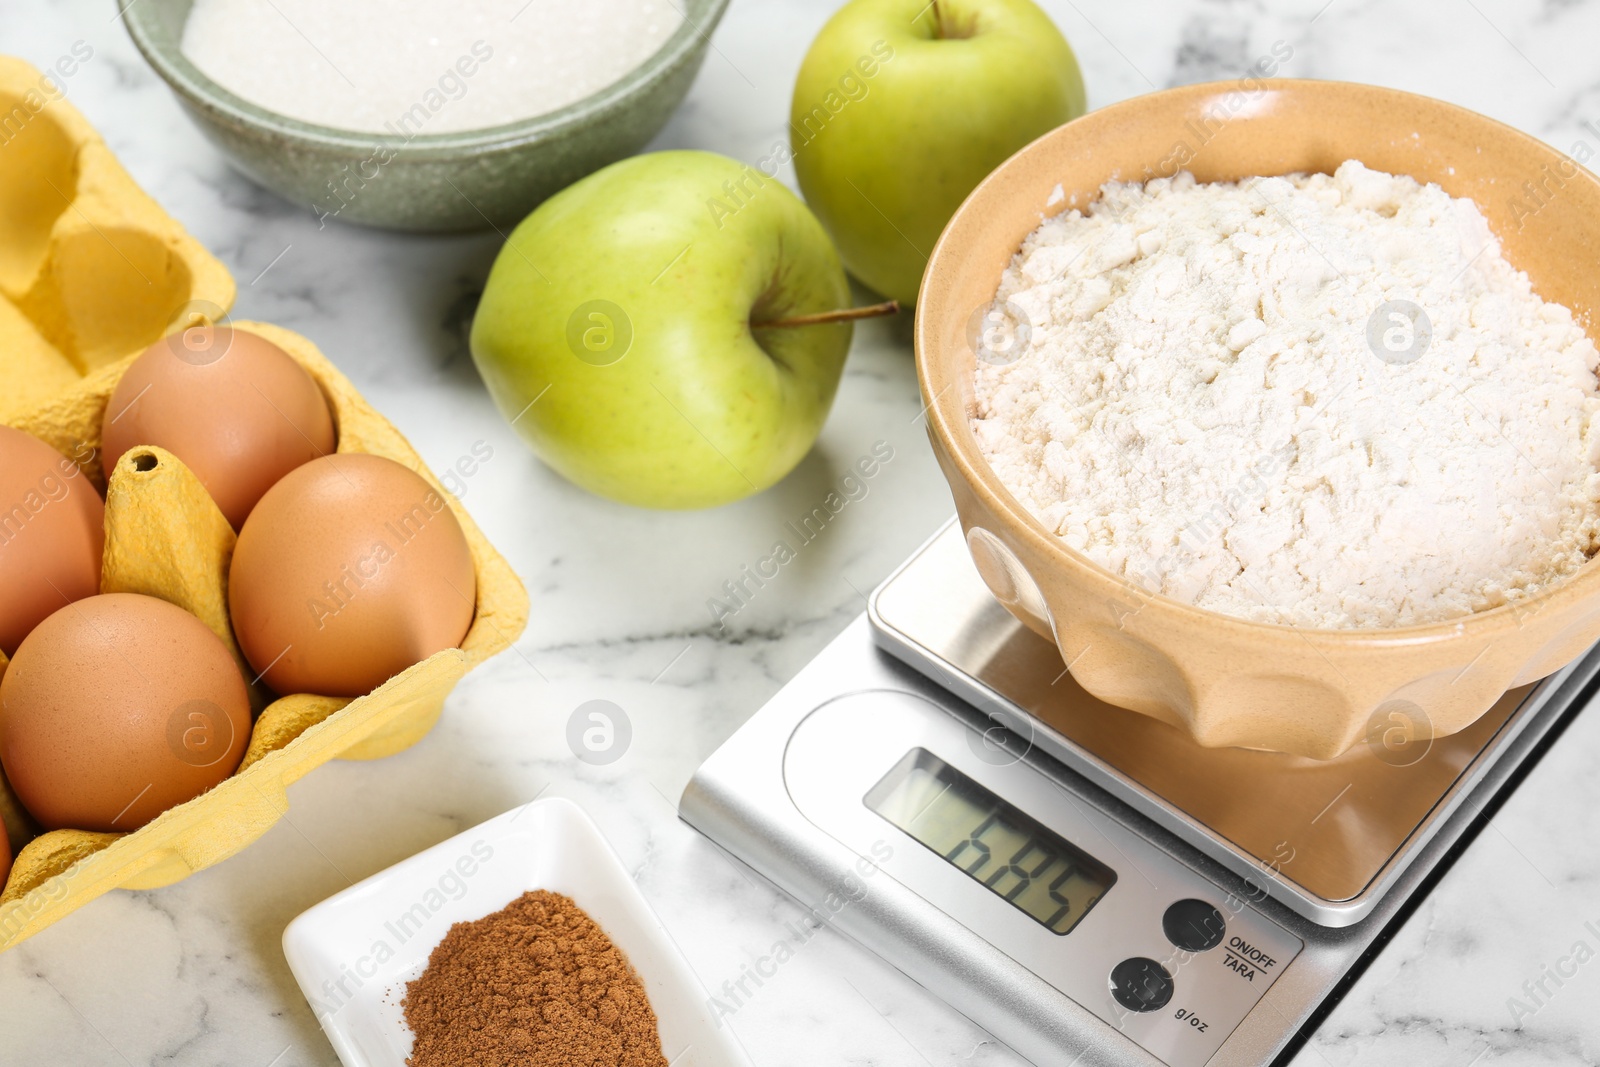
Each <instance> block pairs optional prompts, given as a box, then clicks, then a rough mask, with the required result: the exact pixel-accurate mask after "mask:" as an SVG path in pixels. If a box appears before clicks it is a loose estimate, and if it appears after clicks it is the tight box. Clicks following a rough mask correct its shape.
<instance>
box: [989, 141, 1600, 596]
mask: <svg viewBox="0 0 1600 1067" xmlns="http://www.w3.org/2000/svg"><path fill="white" fill-rule="evenodd" d="M1394 302H1402V303H1394ZM1404 302H1409V303H1404ZM1417 308H1420V309H1421V315H1420V316H1419V315H1418V313H1417V311H1416V310H1415V309H1417ZM985 325H986V326H987V327H988V331H987V332H986V333H985V334H984V335H983V339H981V340H980V343H979V346H978V347H979V360H978V371H977V381H976V387H977V388H976V399H977V417H976V419H975V420H974V424H973V425H974V430H975V431H976V434H977V438H978V442H979V444H980V446H981V447H982V449H983V451H984V454H985V455H986V456H987V457H988V460H989V462H990V463H991V464H992V465H993V467H994V469H995V472H996V473H997V474H998V475H999V477H1000V479H1001V481H1002V482H1004V483H1005V485H1006V486H1007V488H1009V489H1010V490H1011V491H1012V492H1013V493H1014V494H1015V495H1016V496H1017V498H1018V499H1019V500H1020V501H1022V502H1023V504H1025V505H1026V506H1027V507H1028V508H1029V509H1030V510H1031V511H1033V512H1034V513H1035V514H1036V515H1038V516H1039V517H1040V518H1041V519H1042V520H1043V522H1044V524H1045V525H1046V526H1047V527H1049V528H1050V529H1052V530H1054V531H1055V532H1056V533H1057V534H1058V535H1059V536H1060V537H1061V538H1062V539H1063V540H1064V541H1065V542H1066V543H1067V544H1068V545H1070V546H1071V547H1072V548H1074V549H1077V550H1078V551H1080V552H1083V553H1085V554H1086V555H1088V556H1089V558H1091V559H1093V560H1094V561H1095V562H1096V563H1098V564H1100V565H1101V566H1104V567H1106V568H1108V569H1110V570H1111V571H1112V572H1114V573H1116V574H1118V575H1121V576H1123V577H1125V578H1127V579H1129V580H1131V581H1134V582H1136V583H1138V584H1139V585H1141V586H1142V587H1144V588H1146V589H1149V590H1151V591H1153V592H1160V593H1163V594H1165V595H1167V596H1171V597H1174V598H1176V599H1178V600H1182V601H1185V602H1188V603H1191V604H1196V605H1198V606H1200V607H1203V608H1208V609H1211V610H1214V611H1220V612H1226V613H1228V614H1231V615H1237V616H1242V617H1244V618H1248V619H1254V620H1257V621H1261V622H1273V623H1286V624H1290V625H1295V626H1307V627H1320V628H1337V627H1388V626H1403V625H1408V624H1412V623H1426V622H1435V621H1438V620H1442V619H1448V618H1452V617H1455V616H1460V615H1464V614H1467V613H1469V612H1473V611H1478V610H1482V609H1485V608H1489V607H1493V606H1495V605H1499V604H1502V603H1505V602H1507V601H1510V600H1515V599H1517V598H1519V597H1524V596H1527V595H1530V594H1532V593H1535V592H1538V591H1539V590H1541V589H1543V588H1546V587H1548V586H1550V585H1551V584H1553V583H1557V582H1559V581H1561V580H1562V579H1563V578H1565V577H1567V576H1568V575H1570V574H1572V573H1573V571H1575V570H1576V569H1577V568H1578V567H1579V566H1580V565H1582V564H1583V563H1584V562H1585V560H1587V559H1588V557H1589V556H1590V555H1592V554H1593V553H1594V552H1595V550H1596V547H1597V534H1600V521H1597V514H1600V508H1597V503H1596V502H1597V500H1600V474H1597V473H1596V464H1597V460H1600V429H1597V427H1596V419H1595V414H1596V411H1597V409H1600V398H1597V395H1596V380H1595V367H1596V362H1597V354H1596V351H1595V346H1594V344H1593V343H1592V342H1591V341H1590V340H1589V338H1588V337H1587V336H1586V335H1585V334H1584V332H1583V330H1582V329H1580V328H1579V326H1578V325H1577V324H1576V323H1575V322H1574V321H1573V316H1572V313H1571V312H1570V311H1569V310H1568V309H1567V308H1565V307H1563V306H1561V305H1559V304H1552V303H1546V302H1544V301H1543V300H1541V299H1540V298H1539V297H1538V295H1536V294H1535V293H1534V292H1533V289H1532V287H1531V285H1530V283H1529V281H1528V277H1527V275H1526V274H1523V273H1522V272H1520V271H1518V270H1516V269H1515V268H1514V267H1512V266H1511V265H1510V264H1509V263H1508V262H1506V260H1505V258H1504V257H1503V256H1502V255H1501V251H1500V245H1499V242H1498V241H1497V240H1496V239H1495V237H1494V235H1493V233H1491V231H1490V229H1489V226H1488V223H1487V222H1486V221H1485V220H1484V218H1483V216H1482V214H1481V213H1480V212H1479V211H1478V209H1477V207H1476V205H1474V204H1473V203H1472V202H1471V201H1469V200H1457V199H1453V198H1452V197H1450V196H1449V195H1448V194H1447V193H1445V192H1444V191H1443V190H1442V189H1440V188H1439V187H1438V186H1437V185H1427V186H1424V185H1421V184H1418V183H1417V182H1416V181H1414V180H1412V179H1411V178H1407V177H1396V176H1393V175H1389V174H1384V173H1381V172H1378V171H1373V170H1369V169H1367V168H1366V167H1364V166H1362V165H1361V164H1360V163H1357V162H1353V161H1352V162H1348V163H1345V164H1344V165H1343V166H1341V167H1340V168H1339V169H1338V171H1337V172H1336V173H1335V174H1333V175H1325V174H1313V175H1295V176H1291V177H1288V178H1259V179H1250V180H1247V181H1243V182H1239V183H1236V184H1232V183H1229V184H1210V185H1201V184H1197V183H1196V182H1195V181H1194V179H1193V177H1191V176H1190V175H1188V174H1179V175H1177V176H1176V177H1174V178H1172V179H1164V180H1156V181H1151V182H1149V183H1148V184H1146V185H1138V184H1121V183H1112V184H1109V185H1107V186H1105V187H1104V188H1103V190H1102V195H1101V197H1100V199H1099V200H1097V201H1096V202H1095V203H1094V204H1092V205H1090V207H1089V209H1088V211H1087V213H1080V212H1079V211H1075V210H1074V211H1070V212H1065V213H1063V214H1061V215H1058V216H1056V217H1055V218H1053V219H1051V220H1049V221H1047V222H1045V223H1044V224H1043V225H1041V226H1040V227H1039V229H1038V230H1036V231H1035V232H1034V233H1033V234H1031V235H1030V236H1029V237H1028V239H1027V240H1026V241H1025V242H1024V243H1023V246H1022V249H1021V251H1020V252H1019V253H1018V254H1017V256H1016V257H1015V258H1014V259H1013V261H1012V263H1011V265H1010V266H1009V267H1008V268H1007V270H1006V272H1005V274H1004V276H1003V278H1002V280H1001V283H1000V287H999V291H998V293H997V296H996V305H995V308H994V309H992V310H991V312H990V314H989V317H988V318H987V319H986V320H985ZM1002 340H1005V341H1006V342H1008V343H1007V344H1001V341H1002Z"/></svg>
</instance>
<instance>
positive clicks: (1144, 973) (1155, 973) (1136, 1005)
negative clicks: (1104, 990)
mask: <svg viewBox="0 0 1600 1067" xmlns="http://www.w3.org/2000/svg"><path fill="white" fill-rule="evenodd" d="M1111 995H1112V996H1113V997H1116V998H1117V1003H1118V1004H1121V1005H1122V1006H1123V1007H1124V1008H1127V1009H1128V1010H1129V1011H1141V1012H1142V1011H1160V1010H1161V1009H1162V1008H1164V1007H1166V1006H1167V1001H1169V1000H1171V999H1172V975H1171V974H1169V973H1168V972H1167V969H1166V968H1165V967H1163V966H1161V964H1159V963H1157V962H1156V961H1155V960H1152V959H1147V958H1146V957H1144V956H1135V957H1133V958H1132V959H1128V960H1123V961H1122V962H1121V963H1119V964H1117V965H1116V966H1115V967H1113V968H1111Z"/></svg>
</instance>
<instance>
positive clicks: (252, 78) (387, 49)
mask: <svg viewBox="0 0 1600 1067" xmlns="http://www.w3.org/2000/svg"><path fill="white" fill-rule="evenodd" d="M682 21H683V16H682V15H681V14H680V13H679V11H678V10H677V8H675V7H674V6H673V4H672V3H671V2H670V0H195V5H194V8H193V9H192V10H191V11H190V13H189V21H188V23H187V24H186V25H185V26H184V30H183V54H184V55H185V56H186V57H188V59H189V60H190V61H191V62H192V63H194V65H195V66H197V67H199V68H200V70H201V71H203V72H204V73H205V74H206V75H207V76H209V77H210V78H212V79H213V80H214V81H216V82H217V83H218V84H220V85H222V86H223V87H224V88H226V89H229V90H231V91H232V92H234V93H237V94H238V95H239V96H241V97H243V98H244V99H246V100H249V101H250V102H252V103H254V104H257V105H259V106H261V107H264V108H267V109H268V110H271V111H276V112H278V113H280V114H283V115H287V116H290V117H291V118H297V119H301V120H302V121H305V122H313V123H317V124H319V125H323V126H333V127H337V128H339V129H344V130H359V131H366V132H371V133H382V132H391V133H394V134H396V135H397V136H399V137H400V138H401V139H402V140H404V139H409V138H410V137H415V136H417V135H419V134H434V133H448V132H451V131H456V130H472V129H479V128H482V127H485V126H498V125H501V124H503V123H507V122H514V121H516V120H518V119H524V118H530V117H532V116H534V115H541V114H544V113H546V112H549V111H554V110H556V109H558V108H561V107H564V106H566V105H567V104H570V103H573V102H575V101H577V100H580V99H582V98H583V97H585V96H588V95H590V94H591V93H594V92H596V91H597V90H599V89H603V88H604V87H606V86H607V85H610V84H611V83H613V82H615V81H617V80H618V79H620V78H621V77H622V76H623V75H624V74H626V73H627V72H628V71H630V70H632V69H633V68H635V67H637V66H638V65H639V64H641V63H643V62H644V61H645V60H646V59H648V58H649V57H650V56H651V55H652V54H654V53H655V52H656V51H657V50H658V49H660V47H661V46H662V45H663V44H664V43H665V42H666V40H667V38H668V37H670V36H671V35H672V33H673V31H675V30H676V29H677V28H678V25H679V24H680V23H681V22H682Z"/></svg>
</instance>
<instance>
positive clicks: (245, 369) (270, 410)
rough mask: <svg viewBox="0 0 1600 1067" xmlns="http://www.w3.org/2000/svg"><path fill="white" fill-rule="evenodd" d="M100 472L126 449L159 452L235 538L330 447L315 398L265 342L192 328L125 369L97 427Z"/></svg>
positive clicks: (299, 371)
mask: <svg viewBox="0 0 1600 1067" xmlns="http://www.w3.org/2000/svg"><path fill="white" fill-rule="evenodd" d="M101 437H102V445H101V447H102V449H103V451H104V453H105V467H106V470H110V469H111V468H112V467H113V466H115V465H116V462H117V460H118V459H120V458H121V456H122V454H123V453H124V452H126V451H127V450H128V449H130V448H132V447H134V446H135V445H159V446H160V447H162V448H164V449H166V450H167V451H168V452H171V453H172V454H173V455H175V456H177V457H178V458H179V459H181V460H183V462H184V463H185V464H186V465H187V466H188V467H189V469H190V470H192V471H194V473H195V476H196V477H198V478H199V479H200V482H201V484H202V485H204V486H205V487H206V489H207V490H208V491H209V492H210V493H211V498H212V499H213V500H215V501H216V502H217V507H219V508H220V509H222V514H223V515H225V516H227V519H228V522H229V523H231V524H232V525H233V528H234V529H235V530H237V529H238V528H239V527H240V526H242V525H243V524H244V520H245V517H246V516H248V515H249V514H250V509H251V508H253V507H255V505H256V501H258V500H260V499H261V495H262V494H263V493H265V492H266V491H267V490H268V489H270V488H272V486H273V484H274V483H275V482H277V480H278V479H279V478H282V477H283V476H284V475H285V474H288V473H289V472H290V471H292V470H294V469H295V468H296V467H298V466H300V464H302V463H304V462H306V461H307V460H309V459H314V458H316V457H317V456H323V455H327V454H328V453H330V452H332V451H333V448H334V429H333V417H332V416H331V415H330V414H329V413H328V403H327V401H326V400H324V399H323V396H322V390H320V389H318V388H317V383H316V382H315V381H313V380H312V378H311V375H309V374H307V373H306V371H305V368H303V367H301V366H300V364H298V363H296V362H295V361H294V359H293V358H291V357H290V356H289V354H288V353H287V352H285V351H284V350H283V349H281V348H279V347H278V346H277V345H275V344H273V343H272V342H271V341H268V340H265V339H264V338H261V337H257V336H256V335H255V334H253V333H249V332H247V331H245V330H235V329H232V328H230V327H226V326H193V327H190V328H189V329H187V330H184V331H183V332H181V333H175V334H172V335H170V336H168V337H165V338H163V339H161V340H160V341H157V342H156V343H155V344H153V345H151V346H150V347H149V348H147V349H145V350H144V353H143V354H142V355H140V356H139V358H138V359H136V360H134V361H133V362H132V363H131V364H129V366H128V369H127V372H126V373H124V374H123V376H122V380H121V381H119V382H118V383H117V388H116V389H115V390H114V391H113V392H112V394H111V400H110V402H108V403H107V404H106V414H105V421H104V423H103V424H102V426H101Z"/></svg>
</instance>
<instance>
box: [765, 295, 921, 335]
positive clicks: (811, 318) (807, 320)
mask: <svg viewBox="0 0 1600 1067" xmlns="http://www.w3.org/2000/svg"><path fill="white" fill-rule="evenodd" d="M899 310H900V301H898V300H885V301H884V302H883V303H881V304H869V305H867V306H866V307H859V308H838V309H837V310H834V311H819V312H817V313H816V314H815V315H796V316H795V317H794V318H792V319H772V320H770V321H768V322H752V323H751V324H750V326H751V328H753V329H757V330H784V329H788V328H789V327H790V326H821V325H823V324H825V323H829V322H854V321H855V320H856V319H875V318H878V317H879V316H880V315H893V314H896V313H897V312H899Z"/></svg>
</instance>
